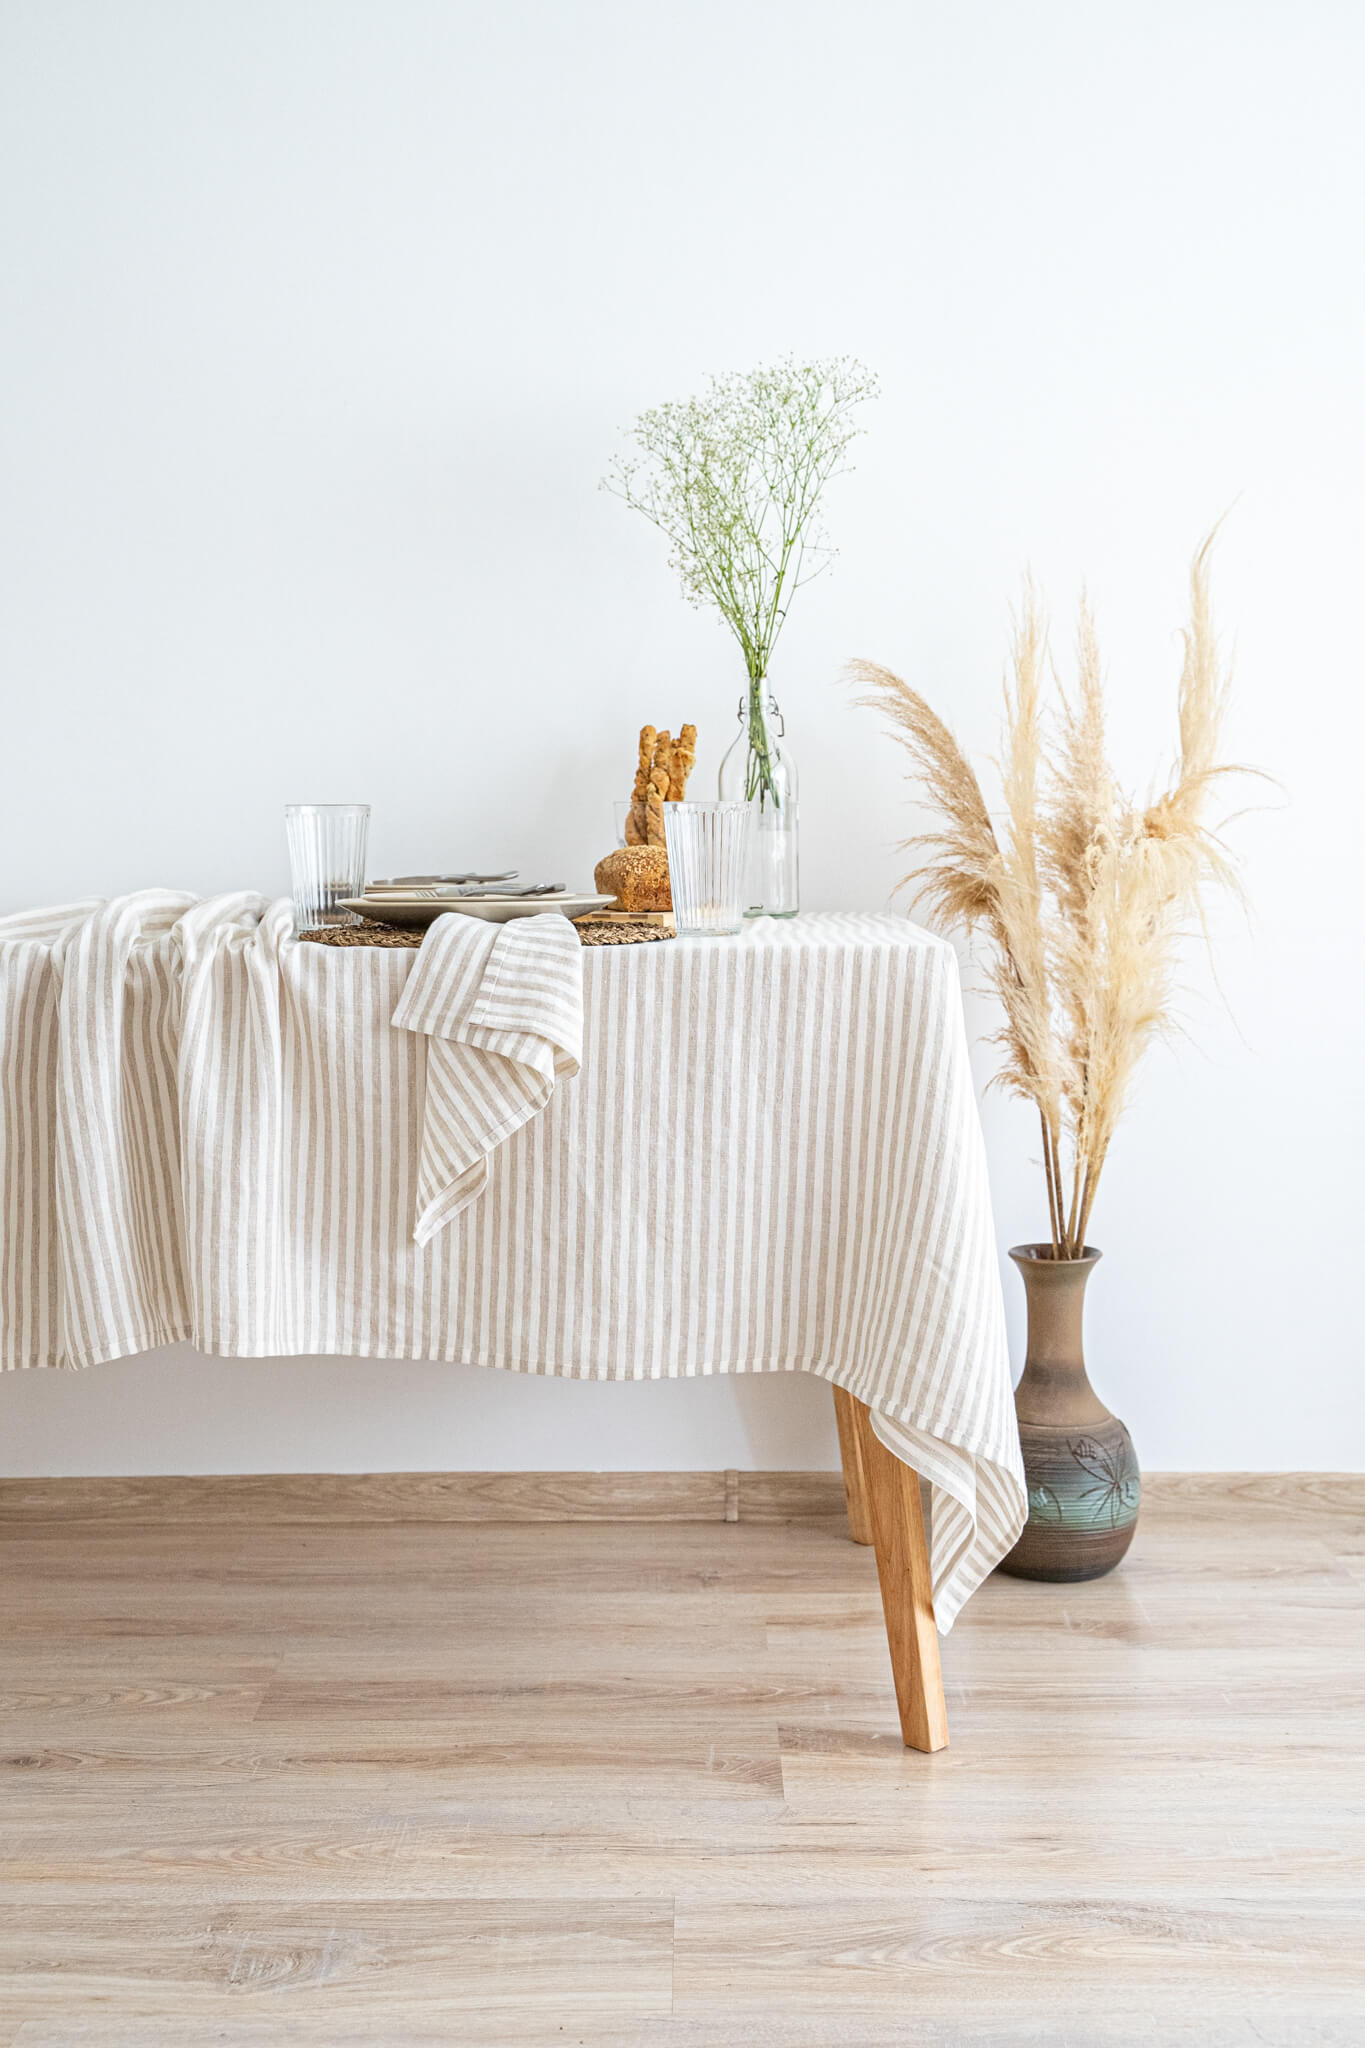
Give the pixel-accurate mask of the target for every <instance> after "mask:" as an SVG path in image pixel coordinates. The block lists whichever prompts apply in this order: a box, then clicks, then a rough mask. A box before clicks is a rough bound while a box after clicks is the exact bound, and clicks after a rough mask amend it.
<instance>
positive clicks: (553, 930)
mask: <svg viewBox="0 0 1365 2048" xmlns="http://www.w3.org/2000/svg"><path fill="white" fill-rule="evenodd" d="M393 1023H394V1024H395V1025H396V1026H397V1027H398V1029H399V1030H401V1031H420V1032H423V1033H425V1035H426V1037H427V1040H428V1044H427V1086H426V1103H425V1109H424V1114H423V1126H422V1152H421V1159H420V1162H419V1165H418V1172H417V1219H416V1224H415V1227H414V1230H413V1237H414V1240H415V1241H416V1243H418V1244H428V1243H429V1242H430V1241H431V1239H432V1238H433V1237H434V1236H435V1235H436V1233H437V1231H438V1230H440V1229H441V1228H442V1226H443V1225H444V1224H447V1223H449V1222H450V1220H451V1219H452V1217H455V1216H458V1215H459V1213H460V1211H461V1209H464V1208H467V1207H468V1205H469V1203H471V1202H472V1201H475V1200H476V1199H477V1197H478V1196H479V1195H480V1194H482V1192H483V1190H484V1188H485V1187H486V1185H487V1183H488V1161H489V1157H490V1155H491V1154H492V1153H493V1152H494V1151H495V1150H496V1149H497V1147H498V1146H499V1145H501V1144H502V1143H503V1141H504V1140H505V1139H507V1138H510V1137H511V1135H512V1133H513V1131H517V1130H520V1129H521V1127H522V1125H523V1124H525V1123H529V1122H530V1120H531V1118H532V1117H533V1116H537V1115H538V1114H539V1113H540V1111H541V1110H542V1109H544V1108H545V1106H546V1105H547V1103H548V1102H549V1100H550V1097H551V1096H552V1095H553V1093H554V1090H555V1083H556V1082H557V1081H559V1080H562V1079H564V1078H566V1077H568V1076H570V1075H573V1074H576V1073H577V1072H578V1069H579V1064H580V1062H581V1059H582V1053H583V949H582V947H581V946H580V944H579V942H578V934H577V932H576V931H575V930H574V928H573V926H572V925H571V924H570V922H569V920H568V918H567V917H561V916H560V915H559V913H558V912H557V911H550V912H547V913H546V914H545V915H544V916H542V917H518V918H513V919H512V920H511V922H510V923H508V924H487V923H485V922H484V921H483V920H482V919H481V918H474V917H461V916H459V915H456V914H447V915H446V916H445V917H439V918H437V920H436V922H435V923H434V924H433V925H432V926H431V928H430V929H429V931H428V933H427V937H426V940H425V943H424V944H423V946H422V950H421V952H420V953H419V954H418V956H417V963H416V966H415V967H414V969H413V972H412V974H411V976H410V977H409V980H408V982H407V985H406V987H405V988H404V990H403V994H402V997H401V999H400V1001H399V1004H398V1007H397V1009H396V1010H395V1011H394V1013H393Z"/></svg>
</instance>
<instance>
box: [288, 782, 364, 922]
mask: <svg viewBox="0 0 1365 2048" xmlns="http://www.w3.org/2000/svg"><path fill="white" fill-rule="evenodd" d="M284 822H285V829H286V831H287V832H288V834H289V879H290V882H291V885H292V887H293V891H294V930H295V931H296V932H306V931H314V930H316V928H317V927H318V926H319V925H328V924H359V923H360V919H359V918H358V917H357V916H356V914H355V912H354V911H352V910H343V909H342V908H341V901H342V898H343V897H345V896H363V895H364V893H365V843H366V841H367V839H368V838H369V833H370V807H369V805H368V804H286V805H285V808H284Z"/></svg>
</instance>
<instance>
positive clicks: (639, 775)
mask: <svg viewBox="0 0 1365 2048" xmlns="http://www.w3.org/2000/svg"><path fill="white" fill-rule="evenodd" d="M657 738H658V735H657V733H656V732H655V730H654V727H653V726H652V725H642V726H641V727H640V758H639V765H638V767H637V768H636V770H635V787H634V788H633V789H632V791H631V793H630V814H629V816H628V817H627V819H626V845H627V846H647V845H648V844H649V838H648V831H647V825H648V821H647V819H646V817H645V791H646V790H647V789H648V788H649V777H650V772H651V770H652V768H653V766H654V742H655V740H656V739H657Z"/></svg>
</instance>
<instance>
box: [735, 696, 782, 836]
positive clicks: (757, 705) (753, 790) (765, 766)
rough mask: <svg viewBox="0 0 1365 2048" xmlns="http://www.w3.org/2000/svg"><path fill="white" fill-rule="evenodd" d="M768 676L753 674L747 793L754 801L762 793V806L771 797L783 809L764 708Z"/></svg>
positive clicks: (745, 791) (776, 808) (760, 802)
mask: <svg viewBox="0 0 1365 2048" xmlns="http://www.w3.org/2000/svg"><path fill="white" fill-rule="evenodd" d="M764 691H765V678H764V677H763V676H752V675H751V676H750V678H749V762H748V774H747V778H746V781H745V789H744V793H745V795H746V796H747V797H748V799H749V802H750V803H752V802H753V800H754V798H755V797H758V799H759V804H760V808H761V807H762V805H763V804H764V803H766V802H767V800H768V798H769V797H771V798H772V800H773V809H774V810H779V811H780V810H781V808H782V799H781V798H780V797H779V795H778V793H777V784H776V782H775V781H774V780H773V761H772V742H771V741H770V740H769V738H768V715H767V712H766V711H765V710H764V708H763V698H764Z"/></svg>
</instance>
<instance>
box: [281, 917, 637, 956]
mask: <svg viewBox="0 0 1365 2048" xmlns="http://www.w3.org/2000/svg"><path fill="white" fill-rule="evenodd" d="M574 930H575V931H576V932H577V933H578V936H579V938H580V939H581V940H582V941H583V944H584V945H585V946H644V945H648V944H649V942H650V940H651V939H671V938H672V937H673V933H672V932H671V931H669V930H668V928H667V927H666V926H665V925H657V924H593V923H586V924H577V925H575V926H574ZM426 935H427V934H426V927H425V926H424V925H408V924H376V923H375V922H374V920H373V918H369V917H366V918H362V919H361V921H360V923H359V924H329V925H323V926H321V927H319V929H318V930H316V931H311V932H300V933H299V937H300V938H301V939H305V940H307V942H308V944H309V945H312V946H408V947H411V948H413V949H414V950H415V949H416V948H417V947H418V946H420V945H421V943H422V941H423V939H424V938H425V937H426Z"/></svg>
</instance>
